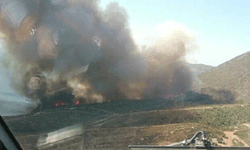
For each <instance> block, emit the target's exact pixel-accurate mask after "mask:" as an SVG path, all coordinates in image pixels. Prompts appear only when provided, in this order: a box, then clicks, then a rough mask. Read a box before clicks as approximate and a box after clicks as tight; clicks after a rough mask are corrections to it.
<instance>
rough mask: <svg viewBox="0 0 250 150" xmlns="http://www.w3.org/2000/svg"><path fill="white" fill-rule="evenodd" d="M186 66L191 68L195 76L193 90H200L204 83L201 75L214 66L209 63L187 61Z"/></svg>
mask: <svg viewBox="0 0 250 150" xmlns="http://www.w3.org/2000/svg"><path fill="white" fill-rule="evenodd" d="M186 66H187V67H189V68H190V71H191V73H192V76H193V85H192V88H191V89H192V90H193V91H196V92H199V91H200V89H201V87H202V85H203V83H202V81H201V80H200V79H199V78H198V76H199V75H201V74H203V73H205V72H207V71H209V70H211V69H212V68H214V67H213V66H209V65H204V64H190V63H186Z"/></svg>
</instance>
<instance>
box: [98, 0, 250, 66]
mask: <svg viewBox="0 0 250 150" xmlns="http://www.w3.org/2000/svg"><path fill="white" fill-rule="evenodd" d="M114 1H116V2H118V3H119V4H120V5H121V6H122V7H124V8H125V9H126V10H127V13H128V15H129V24H130V27H131V29H132V32H133V35H134V38H135V40H136V42H137V44H138V45H143V44H151V43H152V42H153V41H154V40H155V39H156V38H157V35H158V34H159V33H157V32H156V31H157V30H156V27H157V26H159V25H162V24H163V25H166V28H168V26H167V24H168V23H170V24H171V23H172V25H173V24H176V23H177V24H179V25H182V26H185V27H187V28H188V29H190V30H191V31H193V32H194V33H195V35H196V43H197V45H198V46H199V47H198V50H196V52H195V53H192V54H190V56H189V57H188V60H189V61H191V62H193V63H203V64H208V65H212V66H217V65H219V64H221V63H223V62H225V61H227V60H229V59H231V58H233V57H235V56H237V55H240V54H242V53H244V52H246V51H249V50H250V28H249V26H250V9H249V6H250V1H248V0H245V1H244V0H154V1H153V0H101V3H100V5H101V7H105V6H106V5H107V4H108V3H110V2H114Z"/></svg>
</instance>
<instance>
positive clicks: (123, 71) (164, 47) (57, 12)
mask: <svg viewBox="0 0 250 150" xmlns="http://www.w3.org/2000/svg"><path fill="white" fill-rule="evenodd" d="M40 7H41V9H43V13H42V14H39V15H38V16H40V17H39V21H37V22H38V23H37V26H36V29H35V30H34V33H32V34H31V35H30V37H29V38H28V40H27V37H26V36H25V39H23V40H24V41H22V42H20V40H19V41H17V40H16V37H15V36H13V34H10V33H9V32H12V31H13V30H9V32H6V34H5V39H6V45H7V46H6V49H7V50H8V53H7V54H6V57H5V59H4V61H3V64H4V65H5V67H6V69H8V70H9V71H10V72H11V73H12V75H13V76H11V79H12V83H13V84H12V87H13V88H14V89H15V90H16V91H17V92H18V93H19V94H22V95H26V96H28V97H30V98H32V99H34V100H37V101H43V99H45V98H46V97H49V96H51V95H53V93H56V92H57V91H58V90H61V89H64V88H66V89H68V90H70V91H72V93H73V95H74V97H75V98H83V99H85V102H86V103H96V102H105V101H110V100H116V99H125V98H127V99H143V98H154V97H166V96H167V95H169V94H180V93H183V92H184V91H185V90H188V89H189V88H190V87H191V83H192V78H191V74H190V70H189V69H188V68H187V67H186V66H185V55H186V54H187V53H188V51H189V50H190V48H189V45H190V43H191V44H192V42H193V41H192V38H190V37H189V35H188V33H187V32H186V30H185V29H183V28H175V29H174V30H171V32H169V33H166V34H165V35H161V37H160V38H159V39H158V41H157V42H156V43H155V45H153V46H151V47H149V48H145V49H144V50H143V51H140V52H139V48H138V46H137V45H136V44H135V42H134V40H133V38H132V36H131V31H130V28H129V25H128V16H127V13H126V11H125V10H124V9H123V8H122V7H120V6H119V4H118V3H115V2H114V3H110V4H109V5H108V6H107V7H106V9H104V10H102V9H100V8H99V6H98V1H97V0H64V1H63V0H52V1H44V3H42V4H41V6H40ZM30 22H32V21H30ZM32 24H34V23H33V22H32ZM2 26H3V25H2ZM2 28H3V27H2ZM32 31H33V30H32ZM19 32H20V31H19ZM10 35H11V36H10ZM18 38H19V37H18ZM31 78H32V79H33V80H30V79H31ZM35 79H37V80H35ZM31 81H33V82H35V83H32V84H31V83H30V82H31ZM35 86H39V87H40V88H39V90H37V89H35V88H34V87H35Z"/></svg>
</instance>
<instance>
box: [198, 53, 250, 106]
mask: <svg viewBox="0 0 250 150" xmlns="http://www.w3.org/2000/svg"><path fill="white" fill-rule="evenodd" d="M199 79H200V80H201V82H202V83H203V85H202V88H203V89H202V90H201V92H203V93H206V94H209V95H213V96H214V95H216V94H214V93H215V91H216V90H217V91H218V90H220V91H227V92H230V93H231V94H233V97H234V101H237V102H239V101H240V102H249V98H250V84H249V83H250V52H246V53H244V54H242V55H239V56H237V57H235V58H233V59H231V60H229V61H227V62H225V63H223V64H221V65H219V66H218V67H215V68H212V69H211V70H209V71H207V72H205V73H203V74H201V75H200V76H199ZM217 94H218V93H217Z"/></svg>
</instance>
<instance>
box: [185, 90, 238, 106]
mask: <svg viewBox="0 0 250 150" xmlns="http://www.w3.org/2000/svg"><path fill="white" fill-rule="evenodd" d="M185 101H186V102H187V103H190V104H192V103H193V104H230V103H234V102H235V94H234V93H233V92H231V91H229V90H215V89H212V90H211V89H210V92H209V93H208V92H207V91H205V89H202V90H201V93H198V92H194V91H188V92H186V95H185Z"/></svg>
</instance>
